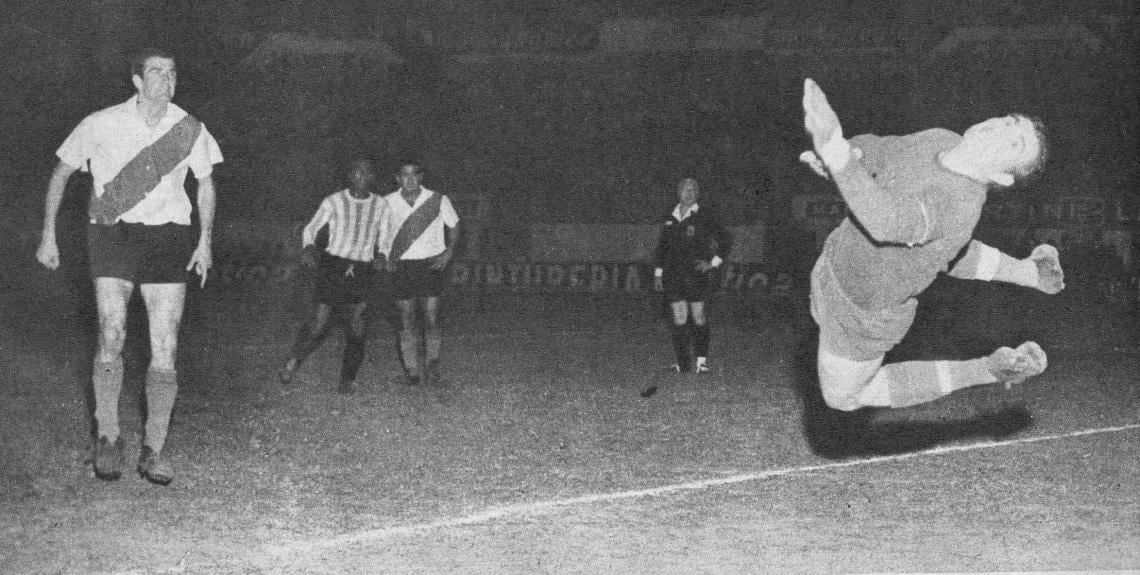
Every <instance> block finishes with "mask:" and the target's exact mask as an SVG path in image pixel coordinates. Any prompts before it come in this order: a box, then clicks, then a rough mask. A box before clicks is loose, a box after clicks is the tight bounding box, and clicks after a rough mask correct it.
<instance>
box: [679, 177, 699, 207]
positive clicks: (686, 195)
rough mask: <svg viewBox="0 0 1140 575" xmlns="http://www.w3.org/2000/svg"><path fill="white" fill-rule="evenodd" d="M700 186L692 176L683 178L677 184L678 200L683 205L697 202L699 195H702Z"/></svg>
mask: <svg viewBox="0 0 1140 575" xmlns="http://www.w3.org/2000/svg"><path fill="white" fill-rule="evenodd" d="M700 191H701V189H700V186H698V185H697V181H696V180H694V179H692V178H686V179H684V180H681V183H680V184H677V201H678V202H680V203H681V204H682V205H686V206H691V205H693V204H695V203H697V197H698V196H700Z"/></svg>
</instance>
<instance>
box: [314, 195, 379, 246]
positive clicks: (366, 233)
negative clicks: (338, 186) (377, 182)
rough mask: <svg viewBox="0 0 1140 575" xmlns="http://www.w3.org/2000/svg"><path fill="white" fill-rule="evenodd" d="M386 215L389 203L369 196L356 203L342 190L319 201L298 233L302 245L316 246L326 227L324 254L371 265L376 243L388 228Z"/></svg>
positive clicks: (374, 196) (376, 196)
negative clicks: (319, 235) (327, 229)
mask: <svg viewBox="0 0 1140 575" xmlns="http://www.w3.org/2000/svg"><path fill="white" fill-rule="evenodd" d="M387 212H388V203H387V202H385V201H384V198H383V197H381V196H378V195H376V194H369V196H368V197H367V198H365V199H362V200H358V199H356V198H354V197H352V194H351V193H349V191H348V190H341V191H339V192H337V193H335V194H332V195H330V196H329V197H327V198H325V199H324V200H323V201H322V202H321V207H319V208H317V213H316V214H315V215H313V219H312V220H310V221H309V224H308V225H306V226H305V230H304V231H303V232H302V234H301V241H302V245H303V247H308V246H311V245H313V244H314V243H316V241H317V233H318V232H320V231H321V228H323V227H325V225H328V227H329V245H328V247H327V248H325V251H326V252H328V253H329V254H331V255H334V256H337V257H340V258H344V259H347V260H353V261H358V262H370V261H372V260H373V259H375V257H376V241H377V239H378V238H379V237H380V234H381V233H382V232H383V231H384V228H387V222H388V218H387Z"/></svg>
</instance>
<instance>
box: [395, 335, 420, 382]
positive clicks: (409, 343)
mask: <svg viewBox="0 0 1140 575" xmlns="http://www.w3.org/2000/svg"><path fill="white" fill-rule="evenodd" d="M418 335H419V334H418V333H416V330H414V329H404V330H401V331H400V354H401V355H403V356H404V369H407V370H408V373H410V374H412V375H416V374H419V371H420V342H419V337H417V336H418Z"/></svg>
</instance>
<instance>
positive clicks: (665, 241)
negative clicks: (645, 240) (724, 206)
mask: <svg viewBox="0 0 1140 575" xmlns="http://www.w3.org/2000/svg"><path fill="white" fill-rule="evenodd" d="M682 217H684V219H681V220H679V219H677V210H676V209H674V210H673V211H671V212H670V213H669V214H668V215H667V216H666V217H665V219H664V223H662V224H661V235H660V238H659V239H658V241H657V250H656V252H655V254H654V264H655V265H656V266H657V267H659V268H661V269H662V270H664V272H665V273H667V274H673V273H696V265H697V262H698V261H706V262H707V261H709V260H711V259H712V258H713V256H719V257H720V259H722V260H726V259H728V254H729V252H730V251H731V250H732V234H731V233H729V231H728V229H727V228H725V227H724V225H723V224H721V222H720V219H719V218H718V217H717V214H716V212H715V210H712V209H708V208H702V207H701V206H700V205H699V204H696V205H694V207H693V209H692V210H691V211H690V212H689V215H688V216H687V217H685V216H684V215H682Z"/></svg>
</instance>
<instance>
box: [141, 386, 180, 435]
mask: <svg viewBox="0 0 1140 575" xmlns="http://www.w3.org/2000/svg"><path fill="white" fill-rule="evenodd" d="M177 395H178V378H177V373H176V372H175V371H174V370H165V369H154V368H151V369H149V370H147V372H146V441H144V443H145V444H146V445H148V446H150V448H151V449H153V450H154V451H155V452H161V451H162V447H163V446H164V445H166V432H167V430H168V429H169V428H170V413H171V412H172V411H174V398H175V397H176V396H177Z"/></svg>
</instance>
